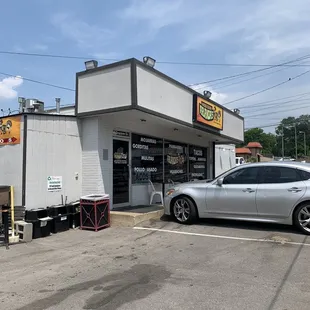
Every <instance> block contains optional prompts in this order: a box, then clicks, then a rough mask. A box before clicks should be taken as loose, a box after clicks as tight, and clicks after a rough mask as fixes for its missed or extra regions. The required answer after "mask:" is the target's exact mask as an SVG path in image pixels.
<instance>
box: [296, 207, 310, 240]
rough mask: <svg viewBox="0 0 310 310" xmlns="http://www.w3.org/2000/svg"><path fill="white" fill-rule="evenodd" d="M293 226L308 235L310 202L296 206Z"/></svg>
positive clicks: (309, 233)
mask: <svg viewBox="0 0 310 310" xmlns="http://www.w3.org/2000/svg"><path fill="white" fill-rule="evenodd" d="M294 223H295V226H296V227H297V228H298V229H299V230H300V231H302V232H303V233H304V234H306V235H310V203H307V204H302V205H300V206H299V207H297V209H296V211H295V213H294Z"/></svg>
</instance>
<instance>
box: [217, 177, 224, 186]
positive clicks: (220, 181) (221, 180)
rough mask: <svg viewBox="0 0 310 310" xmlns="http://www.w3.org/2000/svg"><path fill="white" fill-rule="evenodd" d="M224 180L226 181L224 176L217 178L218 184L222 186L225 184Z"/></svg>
mask: <svg viewBox="0 0 310 310" xmlns="http://www.w3.org/2000/svg"><path fill="white" fill-rule="evenodd" d="M223 181H224V179H223V178H219V179H217V181H216V185H218V186H222V185H223Z"/></svg>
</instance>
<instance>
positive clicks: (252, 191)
mask: <svg viewBox="0 0 310 310" xmlns="http://www.w3.org/2000/svg"><path fill="white" fill-rule="evenodd" d="M242 191H243V192H245V193H254V192H255V190H254V189H252V188H245V189H243V190H242Z"/></svg>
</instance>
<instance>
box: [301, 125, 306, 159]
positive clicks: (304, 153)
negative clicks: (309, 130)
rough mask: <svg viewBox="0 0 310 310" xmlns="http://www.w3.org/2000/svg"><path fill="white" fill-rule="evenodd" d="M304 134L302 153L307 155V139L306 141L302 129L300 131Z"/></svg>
mask: <svg viewBox="0 0 310 310" xmlns="http://www.w3.org/2000/svg"><path fill="white" fill-rule="evenodd" d="M300 133H302V134H303V135H304V154H305V156H307V141H306V133H305V132H304V131H300Z"/></svg>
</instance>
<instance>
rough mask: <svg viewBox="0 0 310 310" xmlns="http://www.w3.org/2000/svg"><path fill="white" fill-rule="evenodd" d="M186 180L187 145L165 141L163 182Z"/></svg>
mask: <svg viewBox="0 0 310 310" xmlns="http://www.w3.org/2000/svg"><path fill="white" fill-rule="evenodd" d="M169 180H172V181H173V182H187V181H188V177H187V145H185V144H180V143H177V142H167V141H165V182H166V183H168V182H169Z"/></svg>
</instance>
